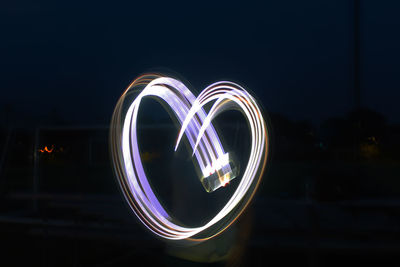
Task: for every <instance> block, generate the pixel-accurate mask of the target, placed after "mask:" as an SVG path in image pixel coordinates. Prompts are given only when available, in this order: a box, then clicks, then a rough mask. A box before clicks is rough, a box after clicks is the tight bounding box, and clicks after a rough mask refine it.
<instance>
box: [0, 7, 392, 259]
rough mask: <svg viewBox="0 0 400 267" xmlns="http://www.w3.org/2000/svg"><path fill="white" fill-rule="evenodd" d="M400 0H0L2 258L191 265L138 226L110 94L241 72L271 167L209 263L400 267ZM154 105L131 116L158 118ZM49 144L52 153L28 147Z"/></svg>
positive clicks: (195, 84) (195, 83)
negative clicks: (176, 78) (167, 78)
mask: <svg viewBox="0 0 400 267" xmlns="http://www.w3.org/2000/svg"><path fill="white" fill-rule="evenodd" d="M399 7H400V5H399V3H397V2H396V1H383V2H382V1H372V0H364V1H362V0H354V1H347V0H340V1H292V0H289V1H262V2H261V1H260V2H249V1H243V2H241V1H215V2H214V1H210V2H207V1H199V2H189V1H186V2H170V1H148V2H134V1H131V2H130V3H117V2H105V1H96V2H94V1H93V2H89V1H88V2H81V1H68V2H59V1H48V2H45V1H38V2H35V1H9V2H5V3H2V4H1V5H0V29H1V37H0V72H1V74H0V88H1V97H0V122H1V135H0V137H1V139H0V153H1V158H0V160H1V161H0V164H1V165H0V179H1V180H0V200H1V204H0V207H1V209H0V218H1V219H0V225H1V227H0V231H1V234H0V236H1V238H0V245H1V250H0V256H1V257H2V258H3V259H4V261H5V262H10V263H14V264H15V265H22V264H27V263H29V264H32V265H38V266H54V265H65V266H81V265H84V266H101V265H108V266H110V265H112V266H114V265H115V266H123V265H135V264H137V261H141V262H144V261H148V262H149V263H151V262H153V263H157V264H159V265H179V264H180V265H190V264H191V265H197V264H200V263H198V262H193V261H190V260H187V259H182V257H176V256H172V254H173V253H171V252H170V251H169V246H168V245H165V244H164V243H163V242H161V241H159V240H158V239H156V238H154V237H153V236H152V235H151V234H149V233H148V232H146V230H144V229H143V228H141V226H140V224H139V223H138V221H137V220H136V218H135V217H134V216H133V215H132V214H131V212H130V210H129V208H128V207H127V206H126V204H125V203H124V199H123V197H122V195H121V193H120V192H119V189H118V187H117V183H116V181H115V178H114V177H113V172H112V169H111V165H110V158H109V152H108V125H109V122H110V119H111V114H112V111H113V108H114V105H115V103H116V102H117V100H118V98H119V96H120V95H121V93H122V92H123V90H124V88H126V87H127V86H128V85H129V83H130V82H131V81H132V80H133V79H134V78H136V77H137V76H138V75H140V74H142V73H145V72H148V71H152V70H164V71H165V72H172V73H178V74H179V75H181V77H184V79H185V80H186V81H188V82H189V83H190V85H191V87H192V88H194V89H195V91H196V92H200V91H201V90H202V88H204V87H206V86H207V85H209V84H210V83H212V82H215V81H218V80H222V79H226V80H232V81H235V82H238V83H240V84H242V85H244V86H245V87H247V88H249V89H250V90H251V91H252V92H253V93H254V94H255V95H256V96H257V98H258V100H259V101H260V102H261V103H262V105H263V107H264V109H265V111H266V115H267V116H268V117H269V118H270V122H271V127H272V128H271V140H272V142H271V154H270V155H271V157H270V162H269V163H268V164H269V165H268V168H267V169H268V171H267V173H266V175H265V177H264V179H263V183H262V186H261V187H260V190H259V192H258V194H257V196H256V198H255V201H254V205H252V206H251V208H249V211H248V213H246V214H245V215H243V219H241V221H239V223H238V225H239V226H237V229H247V230H237V232H239V233H243V235H240V234H239V236H240V238H243V240H245V241H243V240H242V239H239V240H241V241H236V242H231V243H233V244H237V243H241V244H243V245H242V246H241V247H239V248H237V250H235V252H233V253H231V254H230V256H229V257H228V259H227V260H225V261H217V262H214V263H213V264H215V265H232V264H237V265H244V266H249V265H262V266H264V265H272V266H275V265H278V266H285V265H289V264H293V263H296V264H298V265H301V266H336V265H337V264H345V263H352V264H354V265H360V264H363V265H368V264H370V265H371V266H396V263H398V262H399V260H398V259H397V256H396V255H398V252H399V248H400V242H399V237H400V235H399V223H400V220H399V208H400V206H399V199H400V198H399V196H400V183H399V182H398V177H399V175H400V168H399V162H400V157H399V156H398V153H397V151H398V149H399V148H400V141H399V140H400V139H399V138H400V109H399V108H398V99H399V97H400V90H399V89H400V75H399V74H400V65H399V60H400V53H399V50H398V47H399V45H400V37H399V34H398V31H399V26H400V19H399V17H398V11H399ZM155 110H160V109H155ZM163 116H164V115H158V114H156V115H154V114H152V115H151V116H149V117H148V118H147V117H145V118H144V119H143V121H144V124H146V123H149V124H152V125H158V124H159V125H164V124H163V123H164V122H165V121H164V117H163ZM231 119H232V118H231ZM232 121H234V120H233V119H232ZM228 122H229V120H228ZM228 124H229V123H228ZM228 126H229V125H228ZM228 126H227V127H228ZM160 127H161V126H160ZM221 127H222V128H224V126H223V123H222V126H221ZM166 131H167V132H168V130H166ZM154 134H156V133H154ZM168 134H170V135H171V136H172V137H171V138H172V139H173V138H174V137H173V136H174V132H171V131H169V132H168V133H166V136H168ZM45 146H48V148H51V147H54V152H52V153H47V152H38V151H39V149H43V148H44V147H45ZM150 146H151V145H150ZM154 147H156V145H155V144H154ZM154 149H155V148H154ZM154 149H153V150H154ZM160 155H162V154H157V153H156V152H155V153H154V159H155V160H156V161H157V160H159V161H160V162H162V160H161V158H162V157H161V156H160ZM150 165H151V164H150ZM35 177H39V178H40V179H39V180H40V182H37V181H36V182H35V179H36V178H35ZM240 225H242V226H240ZM235 227H236V226H235ZM243 236H244V237H243ZM228 239H229V237H228ZM221 242H222V243H224V244H226V243H227V241H221ZM208 247H210V248H212V247H213V245H208ZM220 247H222V245H221V246H220ZM221 251H223V249H221ZM197 253H198V252H197ZM221 253H222V252H221ZM184 254H185V255H192V254H196V253H193V252H185V253H184ZM196 255H197V254H196ZM232 255H236V256H235V257H232ZM211 258H212V257H211V256H210V257H208V258H207V260H208V261H212V260H211ZM203 261H204V259H203Z"/></svg>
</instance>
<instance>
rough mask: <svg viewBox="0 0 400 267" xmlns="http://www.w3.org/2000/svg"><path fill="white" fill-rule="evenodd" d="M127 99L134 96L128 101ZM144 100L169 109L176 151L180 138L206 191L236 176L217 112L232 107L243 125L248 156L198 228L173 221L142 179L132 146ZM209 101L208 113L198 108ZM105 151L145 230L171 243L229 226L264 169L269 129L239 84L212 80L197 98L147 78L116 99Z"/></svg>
mask: <svg viewBox="0 0 400 267" xmlns="http://www.w3.org/2000/svg"><path fill="white" fill-rule="evenodd" d="M132 95H134V96H135V98H134V99H133V100H132V99H131V98H132ZM144 97H153V98H154V99H156V100H158V101H160V102H162V103H164V104H166V106H167V107H168V108H169V109H170V110H172V112H173V114H174V115H175V117H176V119H177V121H178V122H179V123H180V124H181V129H180V131H179V135H178V138H177V142H176V145H175V150H176V149H177V148H178V146H179V144H180V141H181V139H182V137H183V135H184V134H185V135H186V136H187V139H188V142H189V144H190V146H191V147H192V150H193V156H194V157H195V159H196V162H197V164H198V167H199V168H200V170H201V173H202V175H203V177H202V183H203V185H204V186H205V188H206V190H207V191H214V190H216V189H218V187H220V186H224V185H225V184H226V183H228V182H229V181H230V180H231V179H233V178H234V176H235V174H234V173H233V170H232V168H231V166H230V165H229V160H230V159H229V155H228V153H226V152H225V151H224V149H223V146H222V144H221V141H220V139H219V136H218V134H217V132H216V131H215V129H214V127H213V125H212V120H213V119H214V118H215V117H216V116H217V115H218V114H220V113H221V112H224V111H226V110H231V109H236V110H240V111H241V112H242V113H243V115H244V116H245V118H246V120H247V122H248V125H249V129H250V133H251V147H250V157H249V160H248V163H247V166H246V168H245V169H244V172H243V174H242V178H241V180H240V183H239V185H238V187H237V189H236V191H235V192H234V193H233V195H232V196H231V198H230V199H229V201H228V202H227V203H226V204H225V206H224V207H223V208H222V209H221V210H220V211H219V212H218V213H217V214H216V215H215V216H214V217H213V218H212V219H211V220H210V221H208V222H207V223H206V224H205V225H203V226H201V227H184V226H181V225H179V224H178V223H176V222H175V220H174V219H173V218H172V216H170V215H169V214H168V213H167V212H166V211H165V209H164V208H163V207H162V205H161V204H160V202H159V201H158V199H157V197H156V195H155V194H154V192H153V190H152V188H151V186H150V184H149V182H148V180H147V177H146V174H145V171H144V169H143V164H142V160H141V158H140V153H139V147H138V142H137V116H138V112H139V106H140V103H141V100H142V99H143V98H144ZM213 101H215V102H214V104H213V105H212V107H211V109H210V110H209V112H208V114H207V113H206V112H205V110H204V109H203V107H204V106H205V105H206V104H208V103H210V102H213ZM127 103H128V105H127ZM126 105H127V106H128V108H126ZM164 106H165V105H164ZM110 149H111V151H112V158H113V163H114V169H115V172H116V174H117V177H118V180H119V183H120V185H121V188H122V189H123V192H124V196H125V198H126V200H127V201H128V203H129V204H130V206H131V208H132V210H133V211H134V212H135V214H136V215H137V217H138V218H139V219H140V220H141V221H142V223H143V224H144V225H145V226H147V228H149V229H150V230H151V231H152V232H154V233H155V234H156V235H158V236H160V237H162V238H166V239H170V240H184V239H185V240H189V241H203V240H206V239H209V238H211V237H213V236H215V235H217V234H219V233H221V232H222V231H223V230H225V229H226V228H227V227H228V226H229V225H230V224H232V223H233V221H235V220H236V218H237V217H238V216H239V215H240V214H241V213H242V212H243V210H244V209H245V208H246V206H247V205H248V203H249V202H250V200H251V198H252V197H253V195H254V192H255V191H256V189H257V187H258V185H259V182H260V179H261V176H262V173H263V171H264V168H265V163H266V159H267V151H268V131H267V125H266V123H265V120H264V119H263V116H262V113H261V110H260V108H259V106H258V105H257V102H256V101H255V99H254V98H253V97H252V96H251V95H250V94H249V93H248V92H247V91H246V90H245V89H244V88H242V87H241V86H239V85H238V84H235V83H233V82H228V81H221V82H217V83H214V84H211V85H210V86H208V87H207V88H205V89H204V90H203V91H202V92H201V93H200V95H199V96H198V97H197V98H196V97H195V96H194V95H193V94H192V92H191V91H190V90H189V89H188V88H187V87H186V86H185V85H184V84H183V83H182V82H180V81H178V80H176V79H174V78H170V77H164V76H160V75H156V74H148V75H143V76H141V77H139V78H137V79H136V80H135V81H133V82H132V83H131V84H130V86H129V87H128V88H127V90H126V91H125V92H124V93H123V95H122V96H121V98H120V99H119V101H118V103H117V105H116V108H115V110H114V113H113V117H112V122H111V130H110ZM211 177H213V178H211ZM207 179H208V180H207ZM206 183H207V184H206Z"/></svg>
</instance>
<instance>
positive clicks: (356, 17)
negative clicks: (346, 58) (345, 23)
mask: <svg viewBox="0 0 400 267" xmlns="http://www.w3.org/2000/svg"><path fill="white" fill-rule="evenodd" d="M353 34H354V39H353V42H354V43H353V65H354V67H353V75H354V76H353V77H354V84H353V86H354V109H359V108H360V107H361V86H360V0H353Z"/></svg>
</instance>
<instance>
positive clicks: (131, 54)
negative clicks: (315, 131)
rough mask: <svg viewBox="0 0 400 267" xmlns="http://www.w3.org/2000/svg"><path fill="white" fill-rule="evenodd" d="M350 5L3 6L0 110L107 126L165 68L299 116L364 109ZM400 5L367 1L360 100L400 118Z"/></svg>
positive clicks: (198, 84)
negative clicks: (132, 89)
mask: <svg viewBox="0 0 400 267" xmlns="http://www.w3.org/2000/svg"><path fill="white" fill-rule="evenodd" d="M260 2H261V1H260ZM351 3H352V1H349V0H337V1H319V0H314V1H295V0H289V1H263V2H262V3H261V4H260V3H250V2H249V1H243V3H241V2H238V1H228V2H219V3H213V2H208V3H207V2H203V1H198V2H192V1H186V2H182V3H173V2H169V1H162V2H154V1H142V2H140V3H133V1H131V3H130V4H118V3H116V2H114V1H113V2H102V1H95V2H92V3H83V1H76V2H73V1H66V2H64V3H61V2H59V1H49V2H28V1H9V2H8V3H2V4H1V8H0V17H1V18H0V27H1V42H0V51H1V52H0V70H1V75H0V82H1V83H0V86H1V91H2V96H1V98H0V105H1V106H3V108H2V109H1V110H0V112H4V110H6V109H7V108H4V107H10V106H11V109H12V110H13V112H14V113H18V114H25V115H24V116H25V117H24V118H25V119H26V118H31V119H32V120H35V119H36V118H40V117H41V116H46V114H48V113H49V112H50V111H51V110H54V109H56V110H57V112H58V113H59V114H60V115H61V116H62V117H64V118H65V119H66V120H67V121H69V122H70V123H75V124H80V123H84V124H99V123H100V124H107V123H108V122H109V119H110V116H111V112H112V110H113V107H114V105H115V103H116V101H117V99H118V97H119V95H120V94H121V93H122V91H123V90H124V88H125V87H126V86H127V85H128V84H129V82H130V81H131V80H132V79H134V78H135V77H136V76H138V75H139V74H140V73H143V72H146V71H148V70H150V69H152V68H166V69H170V70H172V71H175V72H177V73H179V74H180V75H182V76H183V77H185V78H186V80H188V81H190V82H191V84H192V85H193V86H195V88H196V89H197V90H201V89H202V88H203V87H205V86H206V85H208V84H209V83H211V82H214V81H217V80H219V79H230V80H233V81H236V82H239V83H242V84H244V85H245V86H247V87H248V88H250V89H251V90H252V91H253V92H255V94H256V95H257V96H258V97H259V98H260V99H261V101H262V102H263V104H264V106H265V107H266V109H267V110H268V111H273V112H280V113H283V114H285V115H287V116H289V117H290V118H292V119H307V120H311V121H313V122H320V121H321V120H323V119H326V118H328V117H330V116H342V115H344V114H345V113H346V112H347V111H349V110H350V109H351V108H352V107H353V103H354V98H353V91H352V88H353V9H352V4H351ZM399 7H400V4H399V2H396V1H382V2H380V1H379V2H378V1H372V0H365V1H361V5H360V44H361V46H360V49H361V50H360V66H361V68H360V76H361V89H362V91H361V103H362V105H363V106H366V107H369V108H372V109H374V110H376V111H378V112H381V113H383V114H384V115H385V116H386V117H387V119H388V120H389V122H395V123H400V109H399V108H398V104H397V103H398V99H399V97H400V75H399V74H400V64H399V61H400V53H399V49H398V48H399V47H400V37H399V36H400V35H399V26H400V19H399V16H398V11H399ZM27 114H28V115H27ZM16 116H17V115H16ZM21 116H22V115H21Z"/></svg>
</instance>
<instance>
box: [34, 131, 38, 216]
mask: <svg viewBox="0 0 400 267" xmlns="http://www.w3.org/2000/svg"><path fill="white" fill-rule="evenodd" d="M33 149H34V150H33V211H34V212H36V211H37V209H38V204H37V197H38V187H39V169H38V168H39V128H36V129H35V142H34V146H33Z"/></svg>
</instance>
